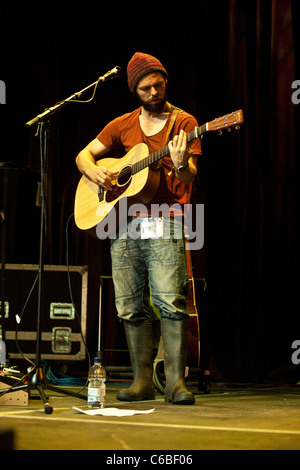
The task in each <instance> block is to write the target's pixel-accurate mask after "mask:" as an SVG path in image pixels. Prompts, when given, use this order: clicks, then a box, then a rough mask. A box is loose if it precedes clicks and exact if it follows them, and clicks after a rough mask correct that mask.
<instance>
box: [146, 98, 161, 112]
mask: <svg viewBox="0 0 300 470" xmlns="http://www.w3.org/2000/svg"><path fill="white" fill-rule="evenodd" d="M166 101H167V100H166V99H165V98H162V99H161V100H160V101H157V102H156V101H155V100H154V101H153V100H152V101H150V102H143V101H142V100H140V104H141V105H142V106H143V107H144V109H145V110H146V111H149V112H150V113H161V111H162V110H163V109H164V107H165V104H166Z"/></svg>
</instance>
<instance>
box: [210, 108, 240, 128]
mask: <svg viewBox="0 0 300 470" xmlns="http://www.w3.org/2000/svg"><path fill="white" fill-rule="evenodd" d="M243 122H244V114H243V111H242V110H241V109H239V110H238V111H234V112H233V113H230V114H226V115H225V116H222V117H219V118H216V119H214V120H213V121H211V122H208V123H207V130H208V131H215V132H222V131H223V130H224V129H231V128H232V127H235V128H236V129H239V128H240V125H241V124H243Z"/></svg>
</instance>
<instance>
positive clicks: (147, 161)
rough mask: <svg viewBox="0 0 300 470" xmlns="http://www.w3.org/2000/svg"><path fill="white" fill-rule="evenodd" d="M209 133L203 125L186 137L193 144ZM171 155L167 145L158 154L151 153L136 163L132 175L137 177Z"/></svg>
mask: <svg viewBox="0 0 300 470" xmlns="http://www.w3.org/2000/svg"><path fill="white" fill-rule="evenodd" d="M206 131H207V125H206V124H203V125H202V126H201V127H195V129H194V130H192V131H191V132H189V133H188V134H187V136H186V140H187V142H191V141H192V140H194V139H197V138H198V137H200V136H201V135H203V134H204V133H205V132H206ZM168 154H169V147H168V145H165V146H164V147H163V148H161V149H159V150H156V152H154V153H151V155H148V156H147V157H145V158H143V159H142V160H140V161H138V162H136V163H134V164H133V166H132V171H131V173H132V174H133V175H135V174H136V173H138V172H139V171H141V170H143V169H144V168H147V167H148V166H150V165H152V163H155V162H158V160H161V159H162V158H164V157H166V156H167V155H168Z"/></svg>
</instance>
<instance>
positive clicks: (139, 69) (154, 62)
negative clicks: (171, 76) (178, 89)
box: [127, 52, 168, 93]
mask: <svg viewBox="0 0 300 470" xmlns="http://www.w3.org/2000/svg"><path fill="white" fill-rule="evenodd" d="M151 72H162V73H164V74H165V75H166V77H168V73H167V71H166V69H165V68H164V67H163V65H162V64H161V62H160V61H159V60H158V59H156V58H155V57H153V56H152V55H149V54H143V53H142V52H136V53H135V54H134V55H133V57H132V58H131V59H130V61H129V62H128V65H127V77H128V85H129V88H130V91H131V92H132V93H134V91H135V87H136V85H137V83H138V81H139V80H140V79H141V78H142V77H143V76H144V75H147V74H148V73H151Z"/></svg>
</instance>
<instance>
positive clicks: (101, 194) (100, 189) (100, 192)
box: [98, 186, 104, 202]
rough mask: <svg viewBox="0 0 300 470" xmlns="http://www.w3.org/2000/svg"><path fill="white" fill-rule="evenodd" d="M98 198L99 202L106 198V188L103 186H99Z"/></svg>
mask: <svg viewBox="0 0 300 470" xmlns="http://www.w3.org/2000/svg"><path fill="white" fill-rule="evenodd" d="M98 199H99V202H102V201H103V200H104V188H102V186H98Z"/></svg>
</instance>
